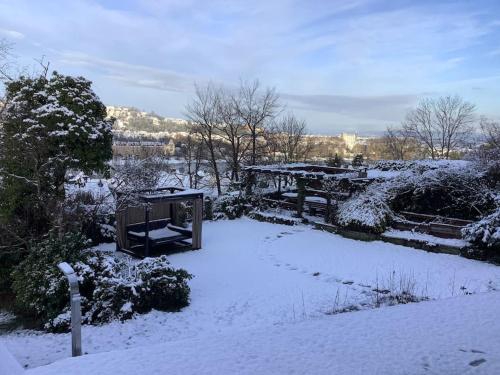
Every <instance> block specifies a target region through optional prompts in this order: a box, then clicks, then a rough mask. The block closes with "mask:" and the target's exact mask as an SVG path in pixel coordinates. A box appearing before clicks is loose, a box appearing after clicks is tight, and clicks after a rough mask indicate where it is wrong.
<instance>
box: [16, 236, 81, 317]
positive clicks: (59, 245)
mask: <svg viewBox="0 0 500 375" xmlns="http://www.w3.org/2000/svg"><path fill="white" fill-rule="evenodd" d="M87 246H88V240H87V239H86V238H84V237H83V236H82V235H80V234H77V233H68V234H65V235H64V236H63V237H62V238H60V239H59V238H58V237H57V235H56V234H55V233H50V234H49V237H48V238H47V239H45V240H43V241H40V242H38V243H31V244H30V246H29V255H28V256H27V257H26V258H25V259H24V260H23V261H22V262H21V263H20V264H19V265H18V266H17V267H16V269H15V270H14V272H13V274H12V278H13V285H12V288H13V291H14V293H15V296H16V300H15V302H16V307H17V310H18V312H19V313H20V314H23V315H27V316H29V317H31V318H33V319H35V320H38V321H40V322H43V323H45V322H47V321H48V320H50V319H52V318H54V317H55V316H57V315H59V313H60V312H61V311H62V310H64V308H65V307H66V305H67V304H68V300H69V298H68V284H67V281H66V280H65V278H64V277H63V275H62V273H61V271H60V270H59V269H58V268H57V264H59V263H60V262H68V263H70V264H75V263H77V262H79V261H82V260H83V259H84V255H83V254H84V252H83V250H84V249H85V248H86V247H87Z"/></svg>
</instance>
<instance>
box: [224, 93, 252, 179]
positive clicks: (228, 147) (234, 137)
mask: <svg viewBox="0 0 500 375" xmlns="http://www.w3.org/2000/svg"><path fill="white" fill-rule="evenodd" d="M241 100H242V98H241V96H239V95H238V94H235V93H232V92H230V91H229V90H228V89H223V90H221V98H220V101H219V108H218V109H217V110H218V115H219V131H220V135H221V137H222V139H223V142H222V143H220V153H221V155H222V156H223V158H224V159H226V161H227V162H228V164H229V166H230V169H231V180H233V181H239V177H240V169H241V164H242V161H243V159H244V157H245V155H246V151H247V150H248V147H249V145H250V143H249V142H248V141H247V138H248V137H247V135H248V133H247V132H246V131H245V130H246V124H245V122H244V121H243V119H242V118H241V117H240V112H239V111H238V108H240V106H241Z"/></svg>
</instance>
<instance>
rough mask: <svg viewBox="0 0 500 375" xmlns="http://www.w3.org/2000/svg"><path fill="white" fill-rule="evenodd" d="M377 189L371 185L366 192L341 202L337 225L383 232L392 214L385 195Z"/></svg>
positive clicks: (376, 186)
mask: <svg viewBox="0 0 500 375" xmlns="http://www.w3.org/2000/svg"><path fill="white" fill-rule="evenodd" d="M378 187H379V185H372V186H370V187H369V188H368V189H367V191H365V192H361V193H359V194H357V195H355V196H354V197H352V198H351V199H349V200H347V201H345V202H342V203H341V204H340V205H339V209H338V212H337V217H336V220H337V224H339V225H341V226H343V227H347V228H351V229H355V230H361V231H368V232H373V233H382V232H384V231H385V230H386V228H387V225H388V224H389V222H390V220H391V217H392V214H393V213H392V210H391V208H390V207H389V204H388V203H389V202H388V198H387V194H385V192H384V191H381V190H378Z"/></svg>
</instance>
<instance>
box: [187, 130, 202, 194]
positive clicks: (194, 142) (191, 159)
mask: <svg viewBox="0 0 500 375" xmlns="http://www.w3.org/2000/svg"><path fill="white" fill-rule="evenodd" d="M182 156H183V157H184V160H185V162H186V168H187V175H188V178H189V188H190V189H198V184H199V182H200V177H201V161H202V158H203V142H202V141H201V139H199V137H198V134H196V133H195V132H193V131H191V132H190V133H189V134H188V136H187V139H186V143H185V145H184V147H183V149H182Z"/></svg>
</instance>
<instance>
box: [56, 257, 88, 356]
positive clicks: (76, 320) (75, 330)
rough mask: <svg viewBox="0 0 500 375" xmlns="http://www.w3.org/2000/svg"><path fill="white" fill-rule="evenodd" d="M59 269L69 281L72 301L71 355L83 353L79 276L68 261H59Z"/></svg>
mask: <svg viewBox="0 0 500 375" xmlns="http://www.w3.org/2000/svg"><path fill="white" fill-rule="evenodd" d="M58 267H59V269H60V270H61V271H62V272H63V273H64V275H65V276H66V277H67V279H68V282H69V298H70V303H71V355H72V356H73V357H78V356H80V355H82V309H81V301H82V297H81V296H80V290H79V288H78V277H77V276H76V273H75V271H74V270H73V268H72V267H71V266H70V265H69V264H68V263H66V262H62V263H59V265H58Z"/></svg>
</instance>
